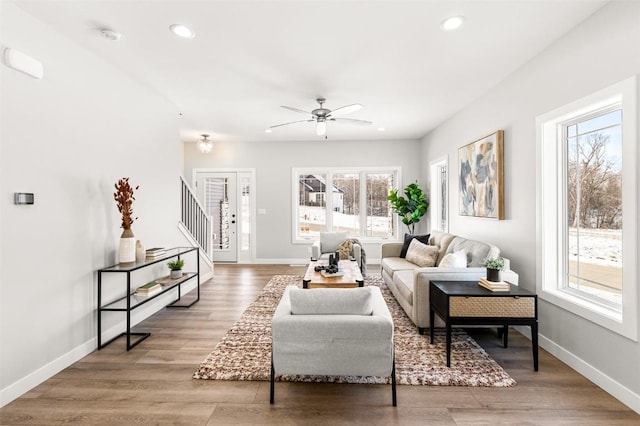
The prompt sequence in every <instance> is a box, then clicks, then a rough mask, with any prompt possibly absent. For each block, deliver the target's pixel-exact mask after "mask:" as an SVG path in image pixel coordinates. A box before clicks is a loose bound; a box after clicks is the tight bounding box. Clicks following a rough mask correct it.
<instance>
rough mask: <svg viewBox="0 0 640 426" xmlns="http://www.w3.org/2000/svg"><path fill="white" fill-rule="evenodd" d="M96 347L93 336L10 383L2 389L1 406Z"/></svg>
mask: <svg viewBox="0 0 640 426" xmlns="http://www.w3.org/2000/svg"><path fill="white" fill-rule="evenodd" d="M95 348H96V339H95V338H92V339H89V340H88V341H86V342H85V343H82V344H81V345H79V346H78V347H76V348H75V349H72V350H71V351H69V352H67V353H66V354H64V355H62V356H59V357H58V358H56V359H54V360H53V361H51V362H50V363H48V364H46V365H44V366H42V367H40V368H38V369H37V370H36V371H34V372H33V373H31V374H28V375H27V376H25V377H23V378H21V379H20V380H18V381H17V382H15V383H12V384H10V385H9V386H7V387H6V388H4V389H2V390H0V407H4V406H5V405H7V404H8V403H10V402H11V401H13V400H14V399H16V398H18V397H20V396H22V395H23V394H24V393H26V392H28V391H30V390H31V389H33V388H35V387H36V386H38V385H39V384H40V383H42V382H44V381H46V380H47V379H50V378H51V377H53V376H54V375H56V374H58V373H59V372H61V371H62V370H64V369H65V368H67V367H68V366H70V365H72V364H73V363H74V362H77V361H79V360H81V359H82V358H84V357H85V356H87V355H89V354H90V353H91V352H93V351H94V350H95Z"/></svg>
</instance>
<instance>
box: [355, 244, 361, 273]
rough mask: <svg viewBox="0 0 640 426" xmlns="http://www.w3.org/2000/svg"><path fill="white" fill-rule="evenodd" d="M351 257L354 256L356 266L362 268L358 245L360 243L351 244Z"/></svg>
mask: <svg viewBox="0 0 640 426" xmlns="http://www.w3.org/2000/svg"><path fill="white" fill-rule="evenodd" d="M353 257H355V259H356V262H357V263H358V266H359V267H360V269H362V247H360V244H354V245H353Z"/></svg>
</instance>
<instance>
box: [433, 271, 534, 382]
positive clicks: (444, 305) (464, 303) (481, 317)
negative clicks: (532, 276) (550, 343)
mask: <svg viewBox="0 0 640 426" xmlns="http://www.w3.org/2000/svg"><path fill="white" fill-rule="evenodd" d="M509 286H510V288H509V290H508V291H491V290H487V289H486V288H484V287H481V286H479V285H478V282H477V281H431V286H430V287H429V318H430V320H431V343H432V344H433V331H434V326H433V324H434V320H435V314H438V316H439V317H440V318H442V320H443V321H444V322H445V325H446V330H447V337H446V339H447V367H450V366H451V327H452V326H453V325H498V326H503V327H504V329H503V332H504V336H503V339H504V340H503V342H504V343H503V344H504V347H505V348H506V347H507V341H508V330H509V326H510V325H528V326H529V327H531V345H532V350H533V369H534V370H535V371H538V296H537V295H536V294H535V293H532V292H530V291H528V290H525V289H523V288H520V287H518V286H515V285H513V284H510V285H509Z"/></svg>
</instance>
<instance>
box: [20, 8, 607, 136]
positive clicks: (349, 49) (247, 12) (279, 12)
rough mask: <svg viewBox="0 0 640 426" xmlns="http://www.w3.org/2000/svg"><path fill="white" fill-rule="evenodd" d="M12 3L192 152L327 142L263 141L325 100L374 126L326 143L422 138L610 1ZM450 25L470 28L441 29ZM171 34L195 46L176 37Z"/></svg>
mask: <svg viewBox="0 0 640 426" xmlns="http://www.w3.org/2000/svg"><path fill="white" fill-rule="evenodd" d="M14 3H15V4H17V5H18V6H19V7H21V8H22V9H23V10H25V11H26V12H28V13H30V14H31V15H33V16H35V17H36V18H38V19H40V20H42V21H44V22H46V23H47V24H49V25H51V26H52V27H54V28H55V29H56V30H58V31H60V32H61V33H63V34H65V35H66V36H68V37H69V38H70V39H72V40H73V41H74V42H76V43H77V44H79V45H81V46H84V47H86V48H87V49H89V50H91V51H92V52H94V53H95V54H97V55H99V56H101V57H102V58H104V60H106V61H108V62H109V63H111V64H113V65H114V66H115V67H117V68H119V69H121V70H123V71H124V72H125V73H127V74H129V75H131V76H132V77H133V78H135V79H137V80H139V81H141V82H143V83H144V84H145V85H146V86H147V87H149V88H151V89H152V90H154V91H156V92H158V93H160V94H161V95H162V96H164V97H165V98H167V99H169V100H170V101H171V102H172V103H174V104H175V105H176V106H177V107H178V109H179V111H180V112H181V114H182V119H181V123H182V125H181V129H180V131H181V137H182V138H183V140H184V141H187V142H189V141H196V140H197V139H198V138H199V134H201V133H210V134H211V135H212V139H214V140H228V141H235V140H244V141H269V140H317V139H319V138H320V137H319V136H317V135H316V133H315V125H314V124H313V123H300V124H294V125H291V126H285V127H281V128H278V129H276V130H274V131H273V133H270V134H267V133H265V129H266V128H267V127H269V126H271V125H274V124H280V123H285V122H289V121H294V120H299V119H304V118H305V117H304V116H302V115H299V114H296V113H295V112H292V111H288V110H286V109H283V108H280V105H288V106H292V107H295V108H300V109H303V110H306V111H310V110H312V109H313V108H316V106H317V104H316V102H315V99H316V97H318V96H323V97H325V98H327V102H326V104H325V107H326V108H329V109H335V108H338V107H341V106H344V105H348V104H352V103H361V104H362V105H364V108H363V109H361V110H360V111H357V112H354V113H352V114H350V115H348V117H349V118H357V119H364V120H369V121H373V123H374V124H373V126H368V127H361V126H350V125H344V124H337V123H330V124H329V126H328V131H327V135H328V138H329V139H333V140H346V139H353V140H372V139H394V140H395V139H417V138H420V137H422V136H424V135H425V134H426V133H427V132H429V130H431V129H433V128H434V127H435V126H437V125H438V124H439V123H441V122H442V121H444V120H446V119H447V118H448V117H450V116H451V115H452V114H454V113H456V112H457V111H459V110H460V109H461V108H463V107H464V106H466V105H468V104H469V103H471V102H472V101H473V100H474V99H476V98H477V97H478V96H480V95H481V94H482V93H484V92H485V91H487V90H488V89H490V88H491V87H492V86H494V85H495V84H497V83H498V82H500V81H501V80H503V79H504V78H505V77H506V76H507V75H509V74H510V73H511V72H513V71H514V70H516V69H517V68H519V67H520V66H522V65H523V64H525V63H526V62H527V61H528V60H530V59H531V58H533V57H534V56H535V55H536V54H538V53H539V52H541V51H542V50H543V49H544V48H545V47H547V46H549V45H550V44H551V43H553V42H554V40H556V39H558V38H559V37H561V36H562V35H563V34H565V33H567V32H568V31H569V30H570V29H571V28H572V27H574V26H576V25H577V24H579V23H580V22H581V21H583V20H584V19H585V18H586V17H588V16H589V15H591V14H592V13H593V12H594V11H596V10H597V9H598V8H600V7H602V6H603V5H604V4H605V3H607V1H602V0H581V1H577V0H555V1H549V0H533V1H521V0H504V1H482V0H472V1H453V0H425V1H401V0H396V1H392V0H388V1H327V0H325V1H319V0H316V1H303V0H298V1H270V0H255V1H241V0H233V1H211V0H210V1H206V0H200V1H178V0H174V1H158V0H146V1H133V0H110V1H99V0H80V1H64V0H57V1H48V0H39V1H34V0H16V1H14ZM451 15H462V16H464V17H465V23H464V25H463V27H461V28H460V29H459V30H456V31H453V32H444V31H442V30H440V28H439V25H440V22H441V21H442V20H443V19H444V18H446V17H448V16H451ZM173 23H183V24H186V25H187V26H189V27H191V28H192V29H193V30H194V31H195V32H196V37H195V38H194V39H191V40H184V39H178V38H176V37H175V36H174V35H173V34H171V33H170V32H169V30H168V27H169V25H170V24H173ZM101 27H105V28H109V29H112V30H115V31H118V32H120V33H121V34H122V38H121V39H120V40H119V41H115V42H113V41H108V40H106V39H105V38H103V37H101V35H100V34H99V32H98V31H96V29H97V28H101ZM45 78H46V64H45ZM378 127H384V128H385V129H386V130H385V131H384V132H379V131H378V130H377V128H378Z"/></svg>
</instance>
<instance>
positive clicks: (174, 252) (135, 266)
mask: <svg viewBox="0 0 640 426" xmlns="http://www.w3.org/2000/svg"><path fill="white" fill-rule="evenodd" d="M192 252H195V256H196V272H195V273H194V272H190V273H186V274H184V276H183V277H182V278H179V279H177V280H176V281H175V282H171V283H170V284H168V285H166V286H163V289H162V291H160V292H158V293H156V294H154V295H152V296H148V297H145V298H143V299H140V300H138V299H136V296H135V295H134V293H133V291H135V289H133V290H132V289H131V274H132V273H133V272H135V271H138V270H140V269H143V268H147V267H149V266H152V265H155V264H157V263H160V262H164V261H167V260H169V259H171V258H174V257H175V258H178V259H180V258H181V257H182V256H184V255H186V254H188V253H192ZM105 273H121V274H126V276H127V279H126V282H127V284H126V285H127V287H126V291H125V296H123V297H120V298H118V299H115V300H113V301H111V302H108V303H107V304H105V305H104V306H102V274H105ZM193 278H196V289H195V290H196V291H197V296H196V298H195V300H193V301H192V302H191V303H188V304H177V302H179V301H180V300H181V298H182V284H184V283H186V282H188V281H190V280H191V279H193ZM176 287H177V289H178V297H177V298H176V300H174V301H173V302H171V303H170V304H168V305H167V308H189V307H191V306H193V304H195V303H196V302H198V301H199V300H200V250H199V249H198V247H174V248H170V249H166V250H165V255H164V256H162V257H159V258H157V259H153V260H146V261H144V262H140V263H138V262H132V263H123V264H118V265H112V266H109V267H106V268H102V269H99V270H98V349H102V348H103V347H105V346H107V345H108V344H109V343H111V342H113V341H114V340H116V339H118V338H120V337H122V336H127V351H129V350H131V349H133V348H134V347H135V346H136V345H138V344H139V343H140V342H142V341H143V340H144V339H146V338H147V337H149V336H150V335H151V333H138V332H135V333H132V332H131V311H132V310H134V309H136V308H138V307H140V306H142V305H144V304H145V303H147V302H150V301H151V300H153V299H155V298H157V297H158V296H161V295H163V294H165V293H167V292H168V291H170V290H173V289H175V288H176ZM191 291H193V290H191ZM191 291H190V292H191ZM190 292H189V293H190ZM103 312H126V314H127V315H126V316H127V330H126V331H124V332H122V333H120V334H119V335H117V336H115V337H114V338H112V339H110V340H109V341H107V342H105V343H102V313H103ZM131 336H139V337H138V339H136V340H135V341H133V342H131Z"/></svg>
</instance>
